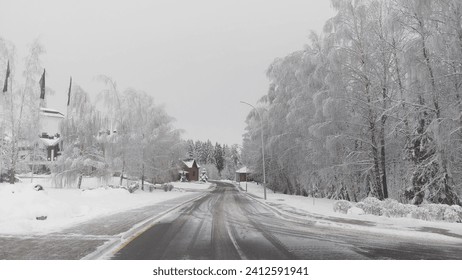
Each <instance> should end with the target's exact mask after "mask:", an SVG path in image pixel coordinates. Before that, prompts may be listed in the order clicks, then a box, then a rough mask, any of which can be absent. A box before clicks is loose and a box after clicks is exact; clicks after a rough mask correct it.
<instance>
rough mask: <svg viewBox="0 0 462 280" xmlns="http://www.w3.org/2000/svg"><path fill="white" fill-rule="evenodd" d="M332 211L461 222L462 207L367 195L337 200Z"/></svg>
mask: <svg viewBox="0 0 462 280" xmlns="http://www.w3.org/2000/svg"><path fill="white" fill-rule="evenodd" d="M333 208H334V212H340V213H345V214H356V215H360V214H361V211H358V210H357V208H359V209H361V210H362V211H364V213H365V214H371V215H375V216H385V217H389V218H404V217H408V218H414V219H419V220H424V221H445V222H450V223H461V222H462V207H460V206H459V205H446V204H430V203H426V204H422V205H419V206H416V205H411V204H402V203H399V202H398V201H396V200H394V199H389V198H388V199H385V200H384V201H380V200H378V199H377V198H375V197H367V198H366V199H364V200H363V201H361V202H358V203H356V204H352V203H351V202H349V201H345V200H339V201H336V202H334V204H333ZM355 208H356V209H355Z"/></svg>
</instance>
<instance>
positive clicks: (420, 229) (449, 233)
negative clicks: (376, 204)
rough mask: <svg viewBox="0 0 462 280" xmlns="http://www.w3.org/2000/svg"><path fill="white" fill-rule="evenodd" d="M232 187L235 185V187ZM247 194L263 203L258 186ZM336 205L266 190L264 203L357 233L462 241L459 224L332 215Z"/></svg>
mask: <svg viewBox="0 0 462 280" xmlns="http://www.w3.org/2000/svg"><path fill="white" fill-rule="evenodd" d="M235 184H237V185H239V183H235ZM240 188H241V190H243V192H245V189H246V184H245V182H242V183H241V185H240ZM247 191H248V193H249V194H252V195H253V196H256V197H258V198H259V201H261V202H264V200H263V187H262V185H257V184H256V183H253V182H248V183H247ZM336 202H337V201H336V200H330V199H324V198H315V199H313V198H312V197H303V196H294V195H285V194H281V193H273V191H271V190H270V189H267V200H266V203H267V204H268V205H270V206H273V207H276V208H277V209H280V210H284V213H287V214H288V215H294V216H297V217H305V218H307V219H316V221H318V222H319V223H321V224H324V225H331V226H336V227H344V228H351V229H360V230H366V231H370V232H375V233H384V234H385V233H386V234H397V235H406V236H409V237H417V236H420V237H422V238H432V239H433V238H435V239H453V238H458V239H459V241H460V238H461V237H462V224H461V223H448V222H444V221H424V220H420V219H414V218H410V217H401V218H391V217H386V216H376V215H371V214H364V213H363V212H360V211H349V212H348V214H344V213H340V212H336V211H334V205H335V203H336ZM352 210H355V209H352ZM344 219H348V220H350V221H356V222H357V223H355V222H353V223H344V222H343V221H344ZM364 222H365V223H364ZM436 233H438V234H436Z"/></svg>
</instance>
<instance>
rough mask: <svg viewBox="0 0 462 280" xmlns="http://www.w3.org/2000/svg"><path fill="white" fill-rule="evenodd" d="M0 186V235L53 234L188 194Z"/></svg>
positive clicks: (157, 190)
mask: <svg viewBox="0 0 462 280" xmlns="http://www.w3.org/2000/svg"><path fill="white" fill-rule="evenodd" d="M40 185H41V186H43V187H42V188H41V189H43V190H39V189H40V188H39V187H36V186H37V184H30V183H29V184H28V183H16V184H14V185H10V184H0V234H44V233H49V232H56V231H59V230H60V229H63V228H65V227H68V226H72V225H75V224H77V223H80V222H84V221H87V220H90V219H93V218H96V217H100V216H104V215H110V214H114V213H117V212H121V211H126V210H130V209H134V208H139V207H144V206H147V205H153V204H156V203H162V202H164V201H165V200H168V199H172V198H176V197H181V196H185V195H188V193H187V192H164V190H163V189H160V188H159V189H154V190H151V191H152V192H150V190H149V189H146V191H144V192H143V191H140V190H138V191H136V192H133V193H130V192H129V191H128V190H127V189H126V188H123V187H120V186H105V187H97V188H90V189H82V190H79V189H56V188H50V187H48V186H49V185H47V184H43V183H40Z"/></svg>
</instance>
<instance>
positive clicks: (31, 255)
mask: <svg viewBox="0 0 462 280" xmlns="http://www.w3.org/2000/svg"><path fill="white" fill-rule="evenodd" d="M203 194H204V192H192V193H191V194H189V195H185V196H182V197H179V198H173V199H170V200H167V201H164V202H163V203H158V204H154V205H150V206H146V207H142V208H138V209H133V210H129V211H125V212H121V213H117V214H113V215H110V216H105V217H100V218H95V219H93V220H90V221H88V222H84V223H81V224H79V225H77V226H73V227H70V228H67V229H64V230H62V231H60V232H56V233H52V234H47V235H27V236H26V235H25V236H17V235H15V236H9V235H0V259H4V260H5V259H6V260H78V259H82V258H84V257H85V256H87V255H89V254H91V253H94V252H95V251H97V250H98V249H101V248H100V247H101V246H103V245H107V244H110V243H112V242H117V241H120V240H121V239H124V238H127V237H128V236H126V235H127V234H128V233H130V232H132V231H135V230H136V228H137V227H140V226H142V225H143V222H144V221H146V220H150V219H154V218H155V217H157V216H159V215H161V214H162V213H164V212H166V211H168V210H170V209H172V208H175V207H177V206H180V205H182V204H184V203H186V202H188V201H190V200H193V199H195V198H197V197H199V196H201V195H203Z"/></svg>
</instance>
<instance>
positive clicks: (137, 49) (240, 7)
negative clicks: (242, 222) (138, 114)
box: [0, 0, 334, 144]
mask: <svg viewBox="0 0 462 280" xmlns="http://www.w3.org/2000/svg"><path fill="white" fill-rule="evenodd" d="M0 11H1V13H2V15H1V17H0V36H1V37H3V38H4V39H7V40H9V41H11V42H12V43H14V44H15V46H16V48H17V52H18V57H17V58H18V59H19V61H18V62H19V63H21V64H22V60H23V57H24V55H25V53H26V50H27V46H28V44H29V43H30V42H32V41H33V40H34V39H35V38H37V37H38V38H40V41H41V43H42V44H43V45H44V46H45V48H46V50H47V54H46V55H45V56H43V65H44V67H45V68H46V69H47V86H48V87H50V88H52V89H54V90H55V91H56V94H55V96H54V97H53V98H50V99H49V100H48V106H49V107H52V108H55V109H59V110H62V111H64V109H65V105H66V100H67V99H66V98H67V97H66V96H67V88H68V83H69V76H70V75H72V77H73V81H74V83H76V84H79V85H80V86H82V87H83V88H84V89H85V90H86V91H88V92H89V93H90V94H92V95H93V96H94V95H96V93H97V92H98V91H99V90H100V89H101V84H99V83H98V82H96V81H94V77H95V76H96V75H99V74H105V75H107V76H110V77H112V78H113V79H114V80H115V81H117V83H118V86H119V88H120V89H121V90H123V89H125V88H127V87H133V88H136V89H139V90H143V91H145V92H147V93H149V94H151V95H152V96H153V97H154V98H155V100H156V102H157V103H160V104H165V106H166V109H167V112H168V113H169V114H170V115H171V116H173V117H175V118H176V120H177V121H176V127H177V128H182V129H184V130H185V134H184V138H185V139H187V138H191V139H194V140H206V139H210V140H211V141H212V142H216V141H217V142H220V143H226V144H233V143H238V144H240V143H241V142H242V141H241V140H242V134H243V133H244V127H245V123H244V120H245V117H246V115H247V113H248V112H249V110H250V109H251V108H250V107H248V106H246V105H243V104H240V103H239V101H240V100H243V101H247V102H249V103H256V101H257V100H258V99H259V98H260V97H261V96H262V95H264V94H265V93H266V92H267V88H268V80H267V79H266V76H265V71H266V69H267V67H268V66H269V64H270V63H271V62H272V61H273V60H274V59H275V58H276V57H282V56H285V55H287V54H289V53H290V52H292V51H295V50H299V49H301V48H302V47H303V45H304V44H305V43H306V42H307V41H308V40H307V37H308V34H309V31H310V30H315V31H320V30H321V29H322V25H323V23H324V22H325V20H327V19H328V18H329V17H331V16H333V14H334V12H333V11H332V9H331V7H330V1H326V0H278V1H276V0H274V1H273V0H229V1H228V0H226V1H219V0H189V1H188V0H151V1H148V0H146V1H142V0H127V1H114V0H112V1H110V0H104V1H96V0H77V1H70V0H68V1H63V0H40V1H32V0H30V1H25V0H0ZM19 66H20V65H18V67H19Z"/></svg>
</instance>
